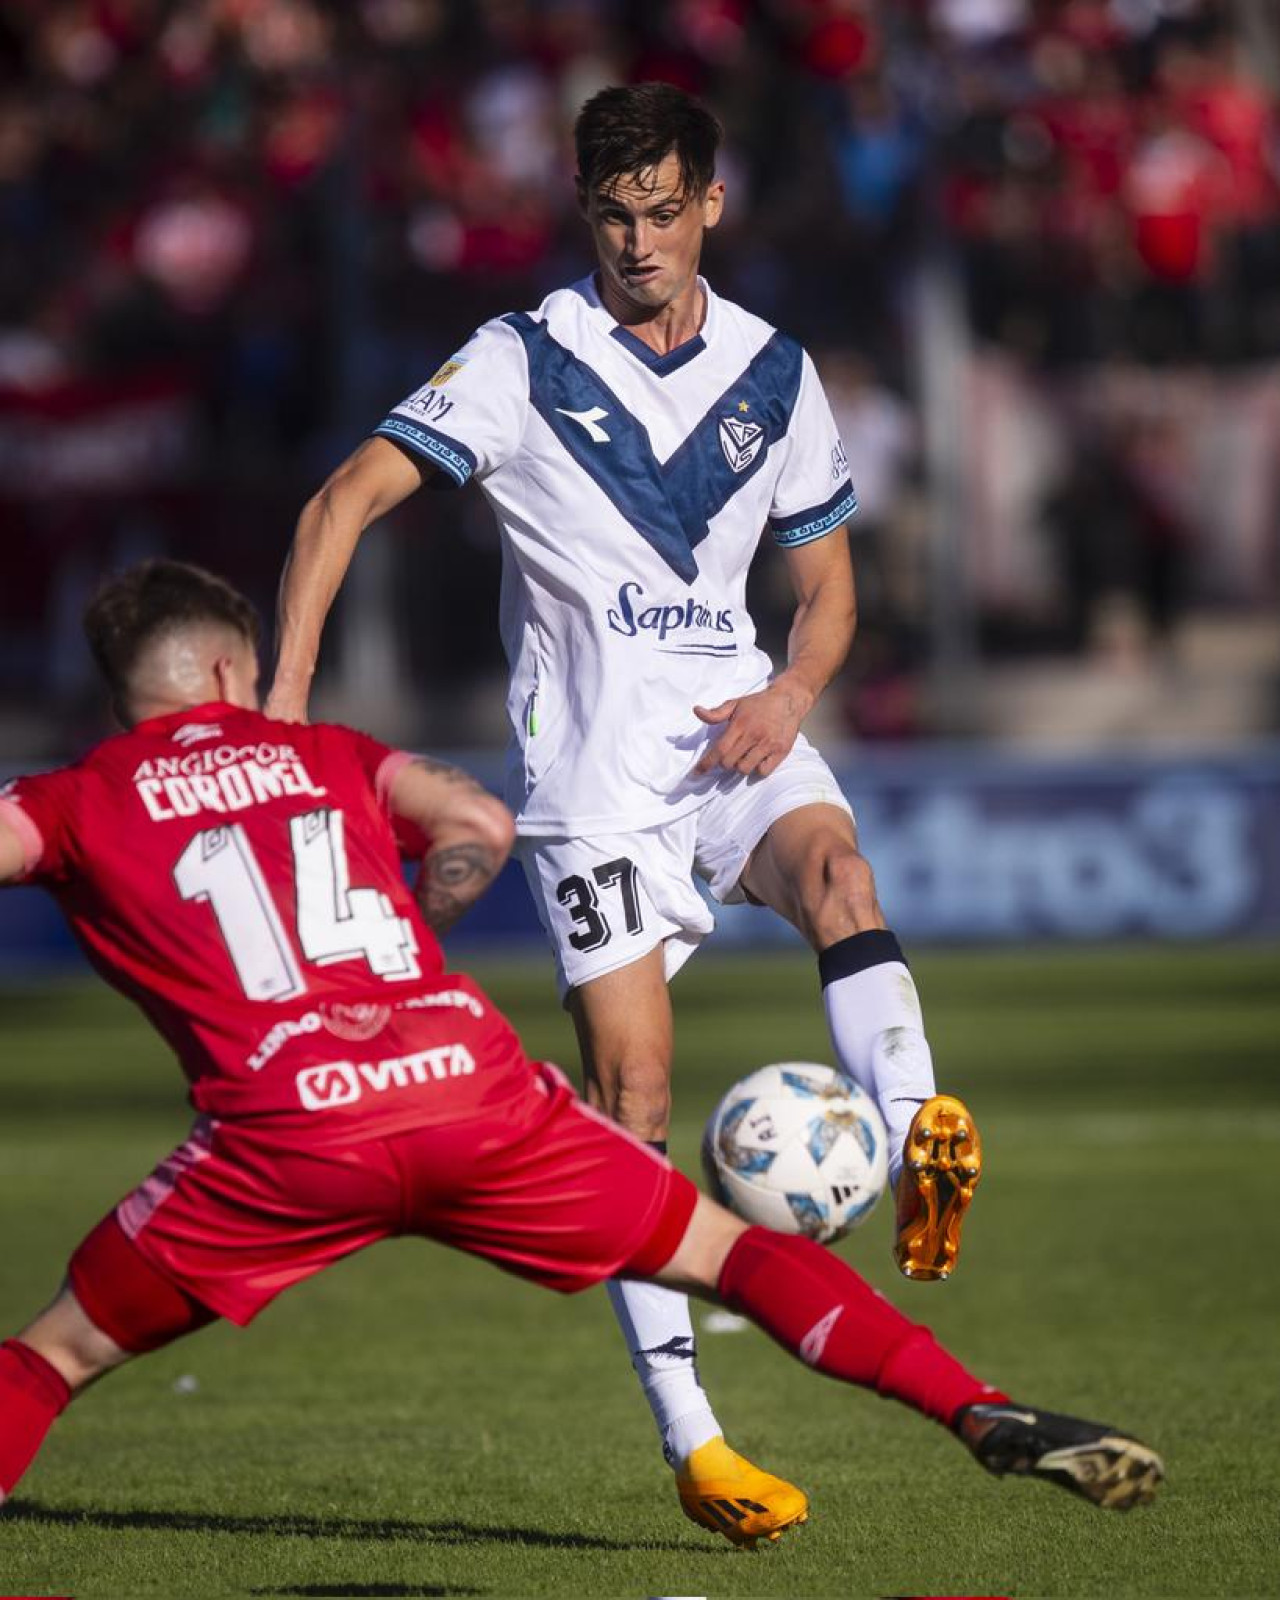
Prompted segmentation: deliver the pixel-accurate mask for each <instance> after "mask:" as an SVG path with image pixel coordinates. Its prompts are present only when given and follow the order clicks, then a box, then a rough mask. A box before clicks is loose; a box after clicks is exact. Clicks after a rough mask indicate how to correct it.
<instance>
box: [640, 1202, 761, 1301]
mask: <svg viewBox="0 0 1280 1600" xmlns="http://www.w3.org/2000/svg"><path fill="white" fill-rule="evenodd" d="M747 1227H748V1224H747V1223H745V1222H744V1221H743V1220H742V1218H741V1217H737V1216H735V1215H734V1214H733V1212H731V1211H727V1210H726V1209H725V1208H724V1207H723V1206H721V1205H717V1204H716V1202H715V1201H714V1200H709V1199H708V1198H707V1196H706V1195H699V1196H698V1203H697V1205H696V1206H695V1208H694V1212H693V1216H692V1217H691V1218H690V1219H689V1226H688V1228H687V1229H686V1230H685V1235H684V1238H683V1239H681V1241H680V1243H679V1244H678V1245H677V1246H676V1250H675V1254H674V1255H673V1256H672V1257H671V1259H670V1261H668V1262H667V1264H666V1266H665V1267H663V1268H662V1270H661V1271H660V1272H659V1273H658V1274H657V1282H659V1283H662V1284H666V1285H667V1286H668V1287H669V1288H672V1289H682V1290H683V1291H684V1292H685V1293H686V1294H697V1295H702V1296H704V1297H705V1298H708V1299H714V1298H716V1296H717V1293H718V1286H719V1283H720V1273H721V1271H722V1270H723V1268H724V1263H725V1259H726V1257H727V1256H728V1254H729V1252H730V1250H732V1249H733V1246H734V1244H735V1243H736V1242H737V1240H738V1239H739V1238H740V1237H741V1236H742V1234H744V1233H745V1232H746V1231H747Z"/></svg>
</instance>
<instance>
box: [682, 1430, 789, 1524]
mask: <svg viewBox="0 0 1280 1600" xmlns="http://www.w3.org/2000/svg"><path fill="white" fill-rule="evenodd" d="M676 1487H677V1489H678V1490H679V1492H680V1508H681V1510H682V1511H683V1512H684V1514H685V1516H686V1517H688V1518H689V1520H690V1522H696V1523H697V1524H698V1526H699V1527H700V1528H709V1529H710V1530H711V1532H712V1533H722V1534H723V1535H724V1536H725V1538H726V1539H728V1540H729V1542H730V1544H737V1545H744V1546H745V1547H746V1548H747V1549H748V1550H754V1549H755V1546H756V1541H757V1540H759V1539H767V1540H769V1541H770V1543H776V1541H777V1540H779V1539H780V1538H781V1537H782V1535H783V1532H784V1531H785V1530H786V1529H787V1528H793V1527H795V1526H796V1525H797V1524H798V1523H801V1522H807V1521H808V1520H809V1500H808V1496H807V1495H806V1494H805V1493H804V1491H803V1490H801V1489H797V1488H796V1487H795V1485H794V1484H790V1483H786V1482H784V1480H783V1479H782V1478H775V1477H774V1476H773V1475H772V1474H771V1473H768V1472H761V1470H760V1468H759V1467H754V1466H752V1464H751V1463H750V1462H749V1461H748V1460H747V1459H746V1458H745V1456H740V1455H738V1453H737V1452H736V1451H735V1450H730V1448H729V1446H728V1445H727V1444H726V1443H725V1442H724V1440H723V1439H722V1438H720V1437H719V1436H717V1437H716V1438H714V1439H708V1441H707V1442H706V1444H704V1445H699V1446H698V1448H697V1449H696V1450H695V1451H694V1452H693V1454H692V1455H691V1456H690V1457H689V1459H688V1460H687V1461H686V1462H685V1464H684V1465H683V1466H682V1467H681V1468H680V1469H679V1471H678V1472H677V1473H676Z"/></svg>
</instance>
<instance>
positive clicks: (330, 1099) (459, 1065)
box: [296, 1044, 476, 1111]
mask: <svg viewBox="0 0 1280 1600" xmlns="http://www.w3.org/2000/svg"><path fill="white" fill-rule="evenodd" d="M475 1070H476V1063H475V1057H474V1056H473V1055H472V1054H471V1052H470V1050H468V1049H467V1047H466V1045H465V1044H438V1045H435V1046H433V1047H432V1048H431V1049H430V1050H418V1051H415V1052H414V1054H413V1055H409V1056H389V1057H388V1058H387V1059H386V1060H385V1061H358V1062H357V1061H327V1062H325V1064H324V1065H323V1066H321V1067H304V1068H303V1070H302V1071H301V1072H300V1073H299V1074H298V1076H297V1080H296V1081H297V1085H298V1098H299V1100H301V1101H302V1104H303V1107H304V1108H305V1109H306V1110H307V1111H334V1110H337V1109H338V1107H340V1106H349V1105H354V1104H355V1102H356V1101H357V1100H359V1099H360V1097H361V1096H362V1095H363V1094H364V1092H365V1090H366V1089H367V1090H368V1091H369V1093H370V1094H386V1093H387V1092H388V1091H389V1090H391V1089H409V1088H412V1087H413V1086H414V1085H415V1084H426V1083H439V1082H440V1081H441V1080H442V1079H445V1078H464V1077H468V1076H469V1075H470V1074H471V1073H473V1072H474V1071H475Z"/></svg>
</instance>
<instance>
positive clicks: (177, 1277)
mask: <svg viewBox="0 0 1280 1600" xmlns="http://www.w3.org/2000/svg"><path fill="white" fill-rule="evenodd" d="M696 1200H697V1190H696V1189H695V1188H694V1186H693V1184H691V1183H690V1182H689V1180H688V1179H687V1178H685V1177H684V1176H682V1174H680V1173H679V1172H677V1171H676V1170H675V1168H674V1167H672V1166H670V1165H669V1164H668V1163H667V1162H666V1161H664V1160H663V1159H662V1157H661V1156H658V1155H656V1154H655V1153H654V1152H653V1151H652V1150H650V1149H649V1148H648V1147H647V1146H646V1145H644V1144H641V1143H640V1141H639V1140H638V1139H634V1138H632V1136H631V1135H630V1134H629V1133H626V1132H624V1131H623V1130H622V1129H621V1128H619V1127H617V1126H615V1125H614V1124H613V1123H611V1122H609V1121H607V1119H606V1118H604V1117H603V1116H601V1115H600V1114H599V1113H598V1112H596V1111H593V1110H592V1109H591V1108H590V1107H589V1106H586V1105H584V1104H583V1103H582V1101H581V1100H579V1099H578V1097H577V1095H576V1094H575V1093H574V1091H573V1090H572V1089H571V1088H570V1086H569V1084H568V1083H567V1082H566V1081H565V1079H564V1078H563V1076H562V1075H561V1074H560V1073H559V1072H558V1071H557V1070H556V1069H555V1068H554V1067H547V1066H541V1067H539V1068H538V1069H537V1075H536V1076H535V1077H534V1079H533V1081H532V1084H531V1087H530V1091H529V1094H528V1096H526V1097H522V1098H521V1099H520V1100H519V1101H518V1102H517V1104H516V1105H515V1106H514V1107H513V1108H512V1109H511V1111H510V1112H509V1113H508V1114H507V1116H506V1117H505V1118H499V1117H495V1116H494V1115H492V1114H490V1115H488V1116H487V1117H485V1118H484V1119H477V1120H474V1121H468V1122H454V1123H446V1124H440V1125H436V1126H433V1127H424V1128H418V1129H414V1130H412V1131H410V1132H406V1133H396V1134H391V1135H388V1136H385V1137H381V1138H373V1139H369V1140H365V1141H361V1142H356V1143H350V1144H345V1145H336V1146H335V1145H325V1146H323V1147H317V1146H315V1145H312V1146H308V1145H307V1144H305V1143H303V1142H302V1141H299V1140H296V1139H290V1138H287V1137H282V1136H281V1135H280V1134H279V1133H276V1134H269V1133H265V1132H263V1131H261V1130H254V1129H253V1128H252V1127H247V1126H244V1125H237V1124H228V1123H216V1122H212V1121H210V1120H209V1119H207V1118H201V1119H200V1121H198V1122H197V1123H196V1125H195V1128H194V1130H193V1131H192V1134H191V1136H190V1138H189V1139H187V1140H186V1142H185V1143H184V1144H182V1145H180V1146H179V1147H178V1148H177V1149H176V1150H175V1151H174V1152H173V1153H172V1154H171V1155H170V1156H168V1157H167V1158H166V1159H165V1160H164V1161H162V1162H161V1163H160V1165H159V1166H158V1167H157V1168H156V1170H155V1171H154V1172H153V1173H152V1175H151V1176H150V1178H148V1179H147V1181H146V1182H145V1183H144V1184H142V1185H141V1186H140V1187H139V1188H138V1189H135V1190H134V1191H133V1193H132V1194H130V1195H129V1196H127V1197H126V1198H125V1199H124V1200H123V1201H122V1202H121V1203H120V1205H119V1206H118V1207H117V1208H116V1211H115V1217H116V1219H117V1221H118V1222H119V1224H120V1227H121V1229H122V1230H123V1232H124V1233H125V1235H126V1236H127V1237H128V1238H130V1239H131V1240H132V1241H133V1243H134V1245H135V1246H136V1248H137V1250H138V1251H139V1253H140V1254H141V1255H142V1256H143V1257H144V1258H145V1259H146V1261H147V1262H149V1263H150V1264H151V1265H152V1266H153V1267H155V1268H156V1269H157V1270H158V1271H159V1272H160V1274H161V1275H162V1276H163V1277H164V1278H165V1279H167V1280H168V1281H169V1282H170V1283H172V1284H174V1285H175V1286H176V1287H177V1288H178V1289H180V1290H182V1291H183V1292H184V1293H185V1294H187V1295H189V1296H191V1297H192V1298H193V1299H195V1300H197V1301H199V1302H200V1303H201V1304H203V1305H205V1306H208V1307H209V1308H210V1309H211V1310H213V1311H215V1312H217V1313H218V1314H219V1315H220V1316H224V1317H228V1318H230V1320H231V1321H232V1322H237V1323H240V1324H241V1325H242V1326H243V1325H244V1324H245V1323H248V1322H249V1321H251V1320H252V1319H253V1317H255V1316H256V1315H257V1314H258V1312H259V1311H261V1310H262V1308H263V1307H264V1306H265V1305H266V1304H267V1303H268V1302H269V1301H270V1300H271V1299H273V1298H274V1296H276V1295H277V1294H279V1293H280V1291H281V1290H282V1289H287V1288H288V1287H289V1286H290V1285H291V1284H294V1283H300V1282H301V1281H302V1280H303V1279H304V1278H309V1277H310V1276H311V1275H312V1274H313V1273H315V1272H319V1271H320V1269H321V1268H322V1267H327V1266H328V1265H329V1264H330V1263H331V1262H334V1261H338V1260H340V1259H341V1258H342V1257H343V1256H346V1255H350V1254H351V1252H352V1251H354V1250H362V1249H363V1248H364V1247H365V1246H366V1245H370V1244H376V1243H377V1241H378V1240H379V1239H387V1238H392V1237H394V1236H397V1235H402V1234H419V1235H421V1236H422V1237H424V1238H428V1239H437V1240H439V1241H440V1242H441V1243H442V1244H449V1245H453V1246H455V1247H456V1248H457V1249H460V1250H466V1251H468V1252H470V1253H471V1254H472V1255H478V1256H483V1257H485V1258H486V1259H487V1260H489V1261H493V1262H495V1263H496V1264H497V1265H498V1266H500V1267H505V1268H506V1269H507V1270H508V1271H510V1272H514V1273H518V1274H519V1275H520V1276H521V1277H525V1278H532V1279H533V1280H534V1281H535V1282H537V1283H542V1284H545V1285H547V1286H548V1287H549V1288H553V1289H559V1290H562V1291H564V1292H571V1291H573V1290H578V1289H586V1288H589V1287H590V1286H591V1285H592V1284H594V1283H599V1282H600V1281H601V1280H602V1279H604V1278H609V1277H613V1276H614V1275H616V1274H618V1273H620V1272H626V1273H628V1274H630V1275H632V1276H637V1277H647V1276H649V1275H651V1274H652V1273H654V1272H656V1271H657V1270H658V1269H659V1268H660V1267H662V1266H663V1265H665V1263H666V1262H667V1261H668V1260H669V1259H670V1258H671V1256H672V1254H673V1253H674V1251H675V1248H676V1246H677V1245H678V1244H679V1242H680V1240H681V1238H682V1237H683V1236H684V1231H685V1228H686V1227H687V1226H688V1222H689V1218H690V1216H691V1215H692V1213H693V1208H694V1205H695V1203H696ZM89 1256H90V1259H86V1260H84V1261H83V1262H82V1263H81V1264H80V1270H81V1271H82V1272H85V1273H91V1270H92V1260H91V1252H89Z"/></svg>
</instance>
